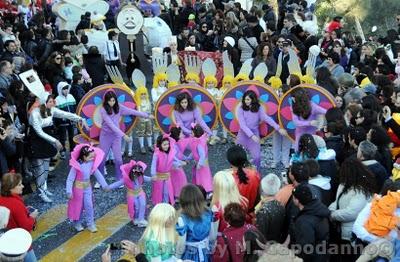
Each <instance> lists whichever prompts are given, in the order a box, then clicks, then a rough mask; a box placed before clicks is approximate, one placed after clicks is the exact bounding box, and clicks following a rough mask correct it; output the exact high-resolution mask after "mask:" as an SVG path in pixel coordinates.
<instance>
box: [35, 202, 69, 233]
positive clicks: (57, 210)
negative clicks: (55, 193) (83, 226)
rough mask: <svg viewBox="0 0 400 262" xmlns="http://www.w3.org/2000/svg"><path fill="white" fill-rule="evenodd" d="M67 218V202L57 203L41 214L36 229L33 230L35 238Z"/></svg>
mask: <svg viewBox="0 0 400 262" xmlns="http://www.w3.org/2000/svg"><path fill="white" fill-rule="evenodd" d="M66 219H67V204H61V205H57V206H55V207H53V208H51V209H49V210H48V211H46V212H45V213H43V214H42V215H40V216H39V218H38V220H37V224H36V229H35V231H32V234H31V235H32V238H33V240H35V239H37V238H39V237H40V236H42V235H43V234H44V233H46V232H47V231H49V230H50V229H52V228H53V227H55V226H56V225H58V224H60V223H61V222H63V221H65V220H66Z"/></svg>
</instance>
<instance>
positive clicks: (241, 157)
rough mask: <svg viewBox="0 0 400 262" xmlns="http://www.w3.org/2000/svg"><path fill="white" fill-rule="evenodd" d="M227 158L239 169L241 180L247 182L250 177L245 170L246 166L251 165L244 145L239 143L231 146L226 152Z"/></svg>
mask: <svg viewBox="0 0 400 262" xmlns="http://www.w3.org/2000/svg"><path fill="white" fill-rule="evenodd" d="M226 158H227V159H228V162H229V163H230V164H231V165H232V166H234V167H236V168H237V169H238V171H237V174H238V177H239V182H240V183H241V184H247V182H248V180H249V178H248V177H247V175H246V172H244V168H245V167H247V166H249V161H248V160H247V154H246V151H245V150H244V149H243V147H241V146H239V145H234V146H232V147H230V148H229V149H228V151H227V152H226Z"/></svg>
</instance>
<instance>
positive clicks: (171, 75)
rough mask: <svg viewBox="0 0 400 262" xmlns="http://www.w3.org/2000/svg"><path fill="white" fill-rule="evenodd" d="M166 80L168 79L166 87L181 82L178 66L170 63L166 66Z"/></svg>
mask: <svg viewBox="0 0 400 262" xmlns="http://www.w3.org/2000/svg"><path fill="white" fill-rule="evenodd" d="M166 74H167V80H168V88H171V87H175V86H177V85H179V84H180V83H181V82H180V81H181V72H180V70H179V67H178V66H177V65H176V64H170V65H169V66H168V67H167V71H166Z"/></svg>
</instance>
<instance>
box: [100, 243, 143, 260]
mask: <svg viewBox="0 0 400 262" xmlns="http://www.w3.org/2000/svg"><path fill="white" fill-rule="evenodd" d="M113 250H122V251H124V252H125V254H128V255H130V256H133V257H135V261H136V262H148V260H147V258H146V256H145V254H143V253H141V252H140V249H139V247H138V246H137V245H136V244H135V243H133V242H131V241H129V240H122V241H121V242H119V243H111V244H110V245H108V246H107V249H106V251H105V252H104V253H103V254H102V255H101V261H102V262H111V251H113Z"/></svg>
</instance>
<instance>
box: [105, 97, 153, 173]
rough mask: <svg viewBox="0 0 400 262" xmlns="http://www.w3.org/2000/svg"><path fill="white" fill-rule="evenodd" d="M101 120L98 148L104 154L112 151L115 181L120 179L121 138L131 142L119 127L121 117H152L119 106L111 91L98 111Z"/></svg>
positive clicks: (151, 117)
mask: <svg viewBox="0 0 400 262" xmlns="http://www.w3.org/2000/svg"><path fill="white" fill-rule="evenodd" d="M100 114H101V118H102V128H101V131H100V138H99V142H100V148H101V149H102V150H103V151H104V152H108V151H109V150H110V149H112V151H113V155H114V159H115V165H114V167H115V177H116V179H117V180H119V179H120V178H121V171H120V169H119V168H120V166H121V165H122V154H121V138H122V137H123V138H124V140H125V141H126V142H131V141H132V138H131V137H129V136H128V135H126V134H125V133H124V132H123V131H122V130H121V129H120V127H119V122H120V121H121V117H122V116H125V115H135V116H139V117H143V118H150V119H153V118H154V117H153V116H152V115H149V114H147V113H142V112H139V111H136V110H134V109H130V108H128V107H126V106H123V105H119V103H118V100H117V96H116V94H115V92H114V91H113V90H112V89H111V90H110V91H108V92H107V93H105V95H104V98H103V107H102V108H101V109H100ZM104 164H105V161H104V160H103V162H102V163H101V166H100V167H99V169H100V170H102V171H103V170H104Z"/></svg>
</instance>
